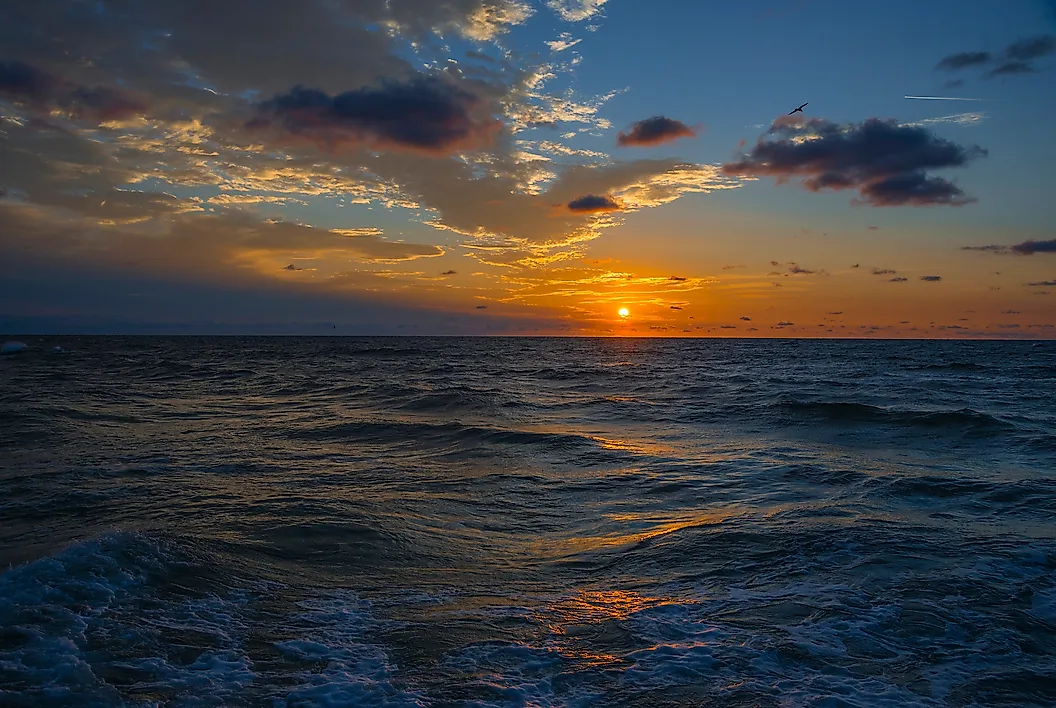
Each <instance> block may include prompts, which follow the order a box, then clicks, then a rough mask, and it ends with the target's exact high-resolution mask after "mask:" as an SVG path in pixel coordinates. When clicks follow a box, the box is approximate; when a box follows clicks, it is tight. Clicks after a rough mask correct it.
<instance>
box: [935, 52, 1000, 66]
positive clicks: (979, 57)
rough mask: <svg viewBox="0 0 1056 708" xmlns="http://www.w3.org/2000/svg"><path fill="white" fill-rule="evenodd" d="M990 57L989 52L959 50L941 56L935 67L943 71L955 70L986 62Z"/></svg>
mask: <svg viewBox="0 0 1056 708" xmlns="http://www.w3.org/2000/svg"><path fill="white" fill-rule="evenodd" d="M992 58H993V57H991V56H990V52H960V53H959V54H951V55H950V56H948V57H945V58H943V60H942V61H940V62H939V63H938V65H937V66H936V67H935V68H936V69H942V70H943V71H957V70H958V69H964V68H966V67H969V66H979V65H981V64H987V63H989V62H990V60H991V59H992Z"/></svg>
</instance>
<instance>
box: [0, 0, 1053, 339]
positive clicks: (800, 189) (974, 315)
mask: <svg viewBox="0 0 1056 708" xmlns="http://www.w3.org/2000/svg"><path fill="white" fill-rule="evenodd" d="M1054 35H1056V2H1054V1H1052V0H974V1H973V0H927V1H926V2H921V0H891V1H888V2H884V3H847V2H836V1H835V0H740V1H738V2H711V1H707V0H652V1H651V2H643V1H641V0H530V1H529V0H445V1H443V2H441V1H439V0H388V1H387V2H386V1H385V0H300V1H299V2H295V3H294V2H287V1H286V0H224V2H218V1H217V0H150V1H148V0H93V1H91V2H88V1H86V0H54V1H53V2H25V1H24V0H0V332H10V333H78V332H85V333H111V332H112V333H165V332H173V333H185V332H186V333H192V332H200V333H228V332H230V333H291V334H604V335H608V334H614V335H619V334H628V335H633V334H638V335H645V334H648V335H664V336H765V337H774V336H792V337H797V336H798V337H803V336H841V337H846V336H874V337H902V336H911V337H918V336H925V337H1036V338H1042V337H1043V338H1052V337H1056V134H1054V132H1053V126H1054V125H1056V118H1054V116H1056V37H1054ZM906 96H928V97H945V98H959V99H965V100H921V99H910V98H906ZM967 99H970V100H967ZM804 102H807V104H808V105H806V106H805V107H804V109H803V112H802V113H796V114H794V115H791V116H790V115H787V114H788V112H789V111H791V110H792V109H794V108H796V107H797V106H799V105H800V104H803V103H804ZM621 308H626V310H627V312H626V317H623V316H621V313H620V310H621Z"/></svg>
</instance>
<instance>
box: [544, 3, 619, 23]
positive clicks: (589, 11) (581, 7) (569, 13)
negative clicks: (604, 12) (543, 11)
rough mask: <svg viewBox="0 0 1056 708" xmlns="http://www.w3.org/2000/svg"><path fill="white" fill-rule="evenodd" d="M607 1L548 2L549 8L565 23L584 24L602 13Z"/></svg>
mask: <svg viewBox="0 0 1056 708" xmlns="http://www.w3.org/2000/svg"><path fill="white" fill-rule="evenodd" d="M606 1H607V0H547V3H546V4H547V6H548V7H549V8H550V9H551V10H553V11H554V12H556V13H557V14H558V16H559V17H560V18H561V19H562V20H564V21H565V22H582V21H583V20H589V19H590V18H592V17H594V16H595V15H597V14H598V13H600V12H601V8H602V6H603V5H604V4H605V3H606Z"/></svg>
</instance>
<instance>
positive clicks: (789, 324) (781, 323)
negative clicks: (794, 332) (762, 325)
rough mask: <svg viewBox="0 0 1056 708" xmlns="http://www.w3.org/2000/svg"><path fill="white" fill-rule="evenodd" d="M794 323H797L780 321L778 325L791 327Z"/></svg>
mask: <svg viewBox="0 0 1056 708" xmlns="http://www.w3.org/2000/svg"><path fill="white" fill-rule="evenodd" d="M794 324H795V322H778V323H777V326H778V327H791V326H792V325H794Z"/></svg>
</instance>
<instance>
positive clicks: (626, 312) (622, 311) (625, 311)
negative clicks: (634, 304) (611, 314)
mask: <svg viewBox="0 0 1056 708" xmlns="http://www.w3.org/2000/svg"><path fill="white" fill-rule="evenodd" d="M630 314H631V311H630V310H628V309H627V308H626V307H621V308H620V317H629V316H630Z"/></svg>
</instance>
